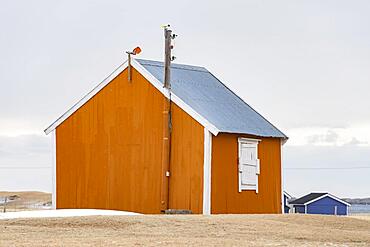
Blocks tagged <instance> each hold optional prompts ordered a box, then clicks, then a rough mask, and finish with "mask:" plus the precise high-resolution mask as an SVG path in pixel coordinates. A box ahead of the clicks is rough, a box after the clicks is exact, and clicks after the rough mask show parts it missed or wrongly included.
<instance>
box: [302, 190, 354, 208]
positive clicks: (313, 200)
mask: <svg viewBox="0 0 370 247" xmlns="http://www.w3.org/2000/svg"><path fill="white" fill-rule="evenodd" d="M327 196H328V197H330V198H332V199H334V200H336V201H338V202H341V203H343V204H346V205H347V206H351V204H349V203H348V202H346V201H343V200H342V199H339V198H338V197H336V196H333V195H331V194H329V193H327V194H325V195H322V196H319V197H317V198H315V199H312V200H311V201H308V202H306V203H305V204H303V205H308V204H311V203H313V202H316V201H318V200H321V199H322V198H324V197H327Z"/></svg>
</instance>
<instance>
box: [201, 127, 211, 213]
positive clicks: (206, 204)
mask: <svg viewBox="0 0 370 247" xmlns="http://www.w3.org/2000/svg"><path fill="white" fill-rule="evenodd" d="M211 159H212V134H211V132H210V131H209V130H207V129H206V128H204V160H203V163H204V165H203V214H205V215H210V214H211V171H212V170H211V169H212V168H211V167H212V160H211Z"/></svg>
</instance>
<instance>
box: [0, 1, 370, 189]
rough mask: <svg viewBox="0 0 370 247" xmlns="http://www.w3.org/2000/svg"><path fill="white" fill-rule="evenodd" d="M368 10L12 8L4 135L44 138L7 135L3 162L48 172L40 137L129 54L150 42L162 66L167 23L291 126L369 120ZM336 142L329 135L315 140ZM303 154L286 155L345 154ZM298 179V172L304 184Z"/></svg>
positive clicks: (208, 63) (365, 6) (332, 4)
mask: <svg viewBox="0 0 370 247" xmlns="http://www.w3.org/2000/svg"><path fill="white" fill-rule="evenodd" d="M194 6H196V7H194ZM136 10H139V11H136ZM369 12H370V2H369V1H366V0H359V1H345V0H336V1H334V0H328V1H316V0H315V1H313V0H305V1H291V0H283V1H271V0H270V1H266V0H252V1H195V0H192V1H181V2H176V4H174V2H173V1H161V0H160V1H134V2H132V3H129V2H122V1H118V0H108V1H87V0H85V1H84V0H82V1H72V0H66V1H59V2H56V1H46V0H45V1H42V0H36V1H25V0H23V1H4V2H3V3H2V5H1V8H0V29H1V30H2V31H1V33H0V35H1V37H0V54H1V56H0V85H1V90H0V116H1V118H0V128H2V126H4V125H6V126H8V127H9V126H10V127H9V132H12V131H15V132H16V131H18V130H19V129H24V130H30V132H32V133H39V134H40V135H39V136H27V137H25V136H23V137H19V138H13V139H12V138H6V137H0V162H2V163H0V164H3V163H4V162H5V163H6V164H18V165H37V164H42V165H46V164H47V162H49V161H48V160H49V157H48V156H49V155H50V152H49V151H48V148H49V147H48V146H47V140H48V139H47V137H43V136H42V135H43V133H42V130H43V129H44V128H45V127H46V126H47V125H48V124H49V123H51V122H52V121H53V120H55V119H56V118H57V117H58V116H59V115H60V114H61V113H63V112H65V111H66V109H68V108H69V107H70V106H72V105H73V104H74V103H75V102H76V101H77V100H79V99H80V98H81V97H82V96H83V95H84V94H85V93H86V92H88V91H89V90H90V89H91V88H93V87H94V86H95V85H96V84H97V83H98V82H99V81H100V80H102V79H103V78H105V76H106V75H107V74H109V73H110V72H111V71H112V69H113V68H115V67H116V66H117V65H118V64H120V63H121V62H122V61H123V60H124V59H125V55H124V51H125V50H127V49H131V48H133V47H135V46H137V45H140V46H141V47H142V48H143V53H142V55H141V57H142V58H149V59H162V58H163V55H162V52H163V51H162V50H163V37H162V30H161V29H160V25H161V24H164V23H168V22H169V23H171V24H172V26H173V27H174V29H175V30H176V33H178V34H179V37H178V39H177V40H176V44H175V49H174V53H175V55H176V56H177V57H178V60H177V62H179V63H190V64H196V65H203V66H205V67H207V68H208V69H210V70H211V71H212V72H213V73H214V74H215V75H216V76H217V77H219V78H220V79H221V80H222V81H224V82H225V83H226V84H227V85H228V86H229V87H230V88H231V89H233V90H234V91H235V92H237V93H238V94H239V95H240V96H241V97H242V98H243V99H244V100H245V101H246V102H248V103H249V104H250V105H252V106H253V107H254V108H255V109H256V110H258V111H259V112H260V113H262V114H263V115H264V116H265V117H266V118H267V119H269V120H270V121H271V122H272V123H274V124H275V125H276V126H277V127H279V128H280V129H282V130H283V131H284V130H287V129H290V128H302V127H307V126H309V127H312V126H324V127H332V128H334V127H338V126H350V125H354V124H361V123H370V114H364V113H366V112H367V111H368V109H370V101H369V100H368V92H369V90H370V84H369V81H370V70H369V69H368V68H369V67H370V46H369V44H370V28H369V23H370V15H369V14H368V13H369ZM190 17H191V18H190ZM1 130H2V129H1ZM2 131H3V130H2ZM2 133H3V132H2ZM9 134H12V133H9ZM337 138H338V137H337V136H336V135H335V133H327V134H325V135H323V136H312V137H310V140H311V142H312V143H315V142H318V141H322V140H324V141H326V142H331V143H334V142H335V141H336V140H337ZM351 143H352V144H351V145H352V146H353V145H354V144H356V145H360V143H358V140H353V141H352V142H351ZM351 145H349V146H351ZM302 148H307V147H302ZM294 152H297V153H294ZM302 152H303V151H302V150H295V149H292V148H287V151H286V153H287V156H288V157H295V155H296V154H297V155H301V157H300V158H299V157H297V158H295V159H293V160H291V161H290V160H289V159H290V158H289V159H288V160H287V162H288V163H289V162H290V164H292V165H294V164H299V162H300V161H302V160H303V159H307V160H308V161H312V160H315V159H316V157H315V155H320V157H322V158H325V157H328V156H330V155H338V154H337V153H331V152H329V153H325V152H318V151H317V152H316V153H315V152H314V153H313V154H311V155H307V156H304V153H302ZM357 154H358V155H359V154H360V153H357ZM361 155H365V157H367V156H366V154H365V153H361ZM336 162H337V160H330V159H329V160H327V163H326V164H328V165H333V166H335V165H336ZM359 162H367V161H366V160H362V161H359ZM293 163H294V164H293ZM7 173H8V174H10V173H11V174H12V176H15V175H14V174H15V173H14V172H13V171H12V172H10V171H8V172H7ZM21 173H22V172H21V171H18V172H17V174H21ZM27 173H29V170H25V171H23V174H27ZM1 174H5V173H4V172H2V173H1ZM40 174H42V175H40V176H47V175H46V174H49V173H47V172H46V171H43V172H40ZM49 175H50V174H49ZM3 176H4V175H3ZM300 178H302V176H297V177H291V179H292V180H293V181H295V179H297V181H296V183H295V185H296V188H298V187H299V186H300V184H301V182H300V181H299V179H300ZM22 179H23V180H22ZM22 179H18V180H17V182H18V183H19V184H21V183H22V184H23V185H24V186H26V187H27V186H31V185H34V184H38V182H39V181H42V180H46V179H41V180H37V179H28V176H26V178H22ZM36 180H37V181H36ZM1 181H4V180H2V179H1V178H0V183H1ZM12 181H14V179H13V180H12ZM21 181H24V182H21ZM35 181H36V182H35ZM305 183H306V184H309V181H308V180H307V181H306V182H305ZM365 184H366V183H365ZM367 185H368V186H369V183H367ZM1 186H2V187H1ZM4 186H5V187H6V186H7V184H6V183H5V184H4V183H2V184H0V187H1V188H5V187H4ZM40 186H41V185H40ZM302 186H303V185H302ZM368 186H367V187H368ZM292 187H293V186H292ZM362 187H366V186H362ZM342 189H343V191H345V188H342Z"/></svg>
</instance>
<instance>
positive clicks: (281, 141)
mask: <svg viewBox="0 0 370 247" xmlns="http://www.w3.org/2000/svg"><path fill="white" fill-rule="evenodd" d="M284 143H285V142H284V139H280V169H281V171H280V174H281V175H280V179H281V213H282V214H285V200H284V194H285V192H284V169H283V145H284ZM287 194H288V193H287Z"/></svg>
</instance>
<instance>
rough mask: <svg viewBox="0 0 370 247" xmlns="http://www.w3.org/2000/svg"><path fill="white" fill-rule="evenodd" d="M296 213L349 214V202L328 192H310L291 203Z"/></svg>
mask: <svg viewBox="0 0 370 247" xmlns="http://www.w3.org/2000/svg"><path fill="white" fill-rule="evenodd" d="M289 204H290V205H292V207H293V211H294V212H295V213H302V214H331V215H348V207H349V206H351V205H350V204H349V203H347V202H345V201H343V200H341V199H339V198H338V197H336V196H333V195H331V194H329V193H327V192H324V193H310V194H308V195H305V196H302V197H300V198H298V199H296V200H293V201H291V202H290V203H289Z"/></svg>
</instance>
